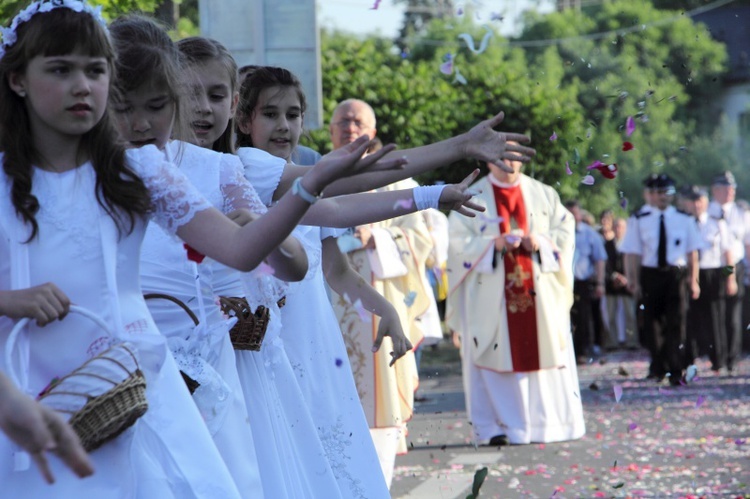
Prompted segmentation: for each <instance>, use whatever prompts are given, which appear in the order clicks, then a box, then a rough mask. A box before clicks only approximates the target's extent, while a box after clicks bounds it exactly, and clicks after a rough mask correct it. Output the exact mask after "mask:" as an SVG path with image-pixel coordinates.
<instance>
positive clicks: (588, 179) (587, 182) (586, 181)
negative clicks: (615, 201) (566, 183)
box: [581, 175, 594, 185]
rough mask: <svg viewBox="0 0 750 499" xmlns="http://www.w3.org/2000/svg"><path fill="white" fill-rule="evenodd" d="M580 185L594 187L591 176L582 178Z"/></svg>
mask: <svg viewBox="0 0 750 499" xmlns="http://www.w3.org/2000/svg"><path fill="white" fill-rule="evenodd" d="M581 183H582V184H583V185H594V177H592V176H591V175H586V176H585V177H583V179H582V180H581Z"/></svg>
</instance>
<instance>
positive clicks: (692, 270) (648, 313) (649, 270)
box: [620, 174, 700, 385]
mask: <svg viewBox="0 0 750 499" xmlns="http://www.w3.org/2000/svg"><path fill="white" fill-rule="evenodd" d="M649 185H650V186H649V187H648V189H649V191H650V194H651V201H652V202H653V205H651V206H645V207H644V208H642V209H641V210H639V211H638V212H637V213H636V214H634V215H633V216H632V217H631V218H630V221H629V222H628V231H627V233H626V234H625V240H624V241H623V243H622V246H621V248H620V250H621V251H622V252H623V253H626V254H631V255H634V258H632V259H630V260H631V262H632V263H635V265H633V264H632V263H631V264H629V265H628V268H627V272H628V276H627V278H628V289H629V290H630V291H631V293H633V295H634V296H636V297H637V296H640V297H641V303H642V305H643V310H642V314H643V328H644V340H645V345H646V347H647V348H649V350H650V352H651V366H650V368H649V378H655V379H657V380H659V381H660V380H662V379H663V378H664V377H665V376H669V382H670V383H671V384H672V385H679V384H680V380H681V379H682V369H683V367H684V355H683V348H684V342H685V320H686V313H687V304H688V292H689V294H690V298H692V299H697V298H698V297H699V296H700V287H699V285H698V252H697V249H698V248H699V247H700V235H699V233H698V229H697V226H696V223H695V219H694V218H693V217H692V216H690V215H688V214H686V213H684V212H680V211H677V210H676V209H675V208H674V207H673V206H672V200H673V199H674V194H675V186H674V180H673V179H672V178H671V177H670V176H669V175H666V174H659V175H657V176H656V177H655V178H653V179H652V180H651V181H650V183H649ZM638 268H640V276H638V275H637V274H636V270H637V269H638Z"/></svg>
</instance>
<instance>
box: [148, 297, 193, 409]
mask: <svg viewBox="0 0 750 499" xmlns="http://www.w3.org/2000/svg"><path fill="white" fill-rule="evenodd" d="M143 298H144V299H146V300H155V299H161V300H169V301H171V302H172V303H174V304H175V305H177V306H179V307H180V308H181V309H182V310H184V311H185V313H186V314H187V315H188V316H189V317H190V319H191V320H192V321H193V324H195V325H196V326H197V325H198V324H200V321H199V320H198V317H197V316H196V315H195V312H193V311H192V310H190V307H188V306H187V305H185V303H183V302H182V300H179V299H177V298H175V297H174V296H171V295H165V294H163V293H147V294H145V295H143ZM180 374H181V375H182V379H183V380H184V381H185V384H186V385H187V388H188V390H189V391H190V395H192V394H193V393H195V390H197V389H198V387H199V386H201V384H200V383H198V382H197V381H195V380H194V379H193V378H191V377H190V376H188V375H187V374H185V372H184V371H180Z"/></svg>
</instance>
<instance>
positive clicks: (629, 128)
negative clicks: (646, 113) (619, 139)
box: [625, 116, 635, 137]
mask: <svg viewBox="0 0 750 499" xmlns="http://www.w3.org/2000/svg"><path fill="white" fill-rule="evenodd" d="M633 132H635V120H634V119H633V117H632V116H628V119H627V120H626V121H625V135H626V136H628V137H630V136H631V135H633Z"/></svg>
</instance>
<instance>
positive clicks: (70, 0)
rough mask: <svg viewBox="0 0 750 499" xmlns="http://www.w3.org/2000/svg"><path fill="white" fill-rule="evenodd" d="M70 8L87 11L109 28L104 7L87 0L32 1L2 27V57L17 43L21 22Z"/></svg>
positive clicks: (0, 52)
mask: <svg viewBox="0 0 750 499" xmlns="http://www.w3.org/2000/svg"><path fill="white" fill-rule="evenodd" d="M60 8H65V9H70V10H72V11H74V12H86V13H87V14H89V15H90V16H91V17H93V18H94V19H96V20H97V21H98V22H99V24H101V25H102V26H103V27H104V29H105V30H106V29H107V21H105V20H104V17H102V7H101V6H97V7H92V6H91V5H89V4H88V3H86V1H85V0H83V1H82V0H37V1H36V2H32V3H31V5H29V6H28V7H26V8H25V9H23V10H22V11H21V12H19V13H18V15H17V16H16V17H14V18H13V22H12V23H10V27H8V28H3V27H0V34H2V36H3V40H2V42H0V59H2V58H3V56H4V55H5V50H6V49H8V48H10V47H12V46H13V44H15V43H16V40H17V38H18V37H17V36H16V30H17V29H18V26H19V25H20V24H21V23H25V22H26V21H28V20H29V19H31V18H32V17H34V15H35V14H40V13H43V12H49V11H51V10H54V9H60Z"/></svg>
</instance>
